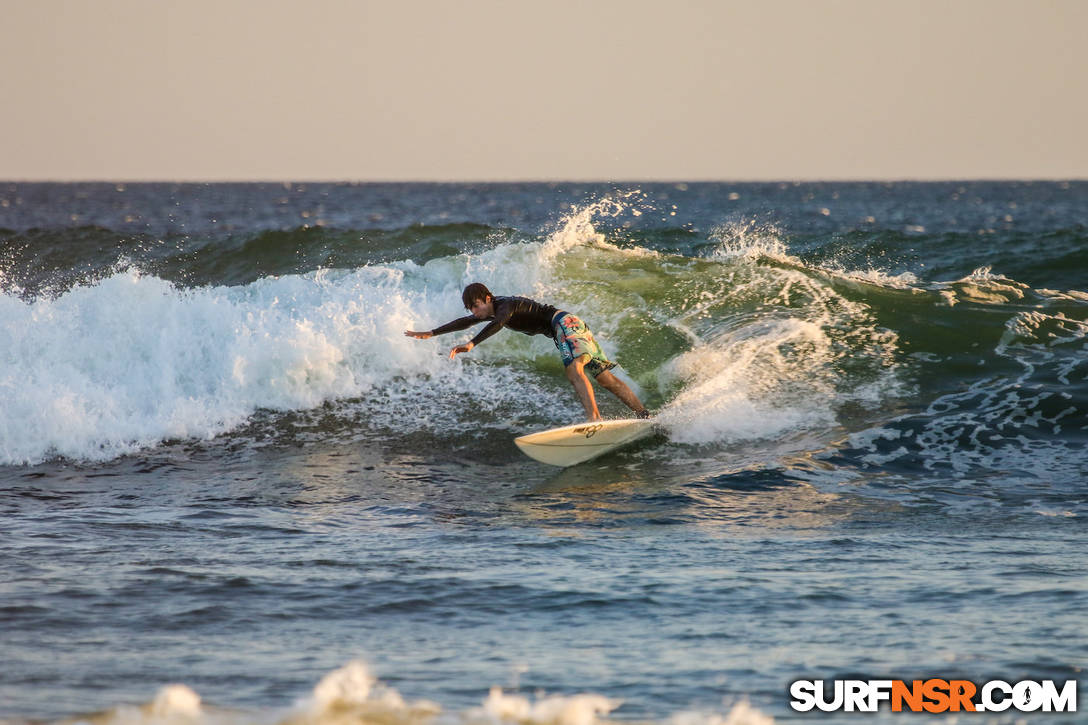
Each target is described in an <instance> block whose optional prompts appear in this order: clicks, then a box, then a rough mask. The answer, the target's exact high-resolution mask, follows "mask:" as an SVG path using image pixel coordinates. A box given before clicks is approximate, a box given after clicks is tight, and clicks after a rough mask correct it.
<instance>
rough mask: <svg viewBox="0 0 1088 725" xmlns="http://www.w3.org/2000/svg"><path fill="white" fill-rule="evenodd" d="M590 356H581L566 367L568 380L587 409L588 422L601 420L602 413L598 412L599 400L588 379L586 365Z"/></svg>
mask: <svg viewBox="0 0 1088 725" xmlns="http://www.w3.org/2000/svg"><path fill="white" fill-rule="evenodd" d="M587 362H589V355H579V356H578V357H576V358H574V360H572V361H571V363H570V364H569V365H567V367H566V372H567V380H569V381H570V384H571V385H573V386H574V392H576V393H578V399H579V400H581V401H582V407H583V408H585V409H586V419H587V420H600V419H601V413H600V411H598V410H597V399H596V397H595V396H594V395H593V386H592V385H590V383H589V378H587V377H586V371H585V367H586V363H587Z"/></svg>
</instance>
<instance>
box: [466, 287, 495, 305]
mask: <svg viewBox="0 0 1088 725" xmlns="http://www.w3.org/2000/svg"><path fill="white" fill-rule="evenodd" d="M494 296H495V295H493V294H491V290H489V289H488V288H487V287H484V286H483V285H482V284H480V283H479V282H473V283H472V284H470V285H469V286H468V287H465V291H464V292H462V293H461V301H462V302H464V303H465V309H466V310H471V309H472V305H474V304H475V303H476V300H483V301H485V302H486V301H487V298H488V297H494Z"/></svg>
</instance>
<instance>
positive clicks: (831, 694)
mask: <svg viewBox="0 0 1088 725" xmlns="http://www.w3.org/2000/svg"><path fill="white" fill-rule="evenodd" d="M790 697H792V698H793V699H792V700H790V707H792V708H793V709H794V710H796V711H798V712H808V711H810V710H812V709H813V708H816V709H818V710H822V711H823V712H836V711H840V710H841V711H844V712H877V710H879V709H880V706H881V705H882V704H883V703H888V704H889V705H890V706H891V710H892V712H904V711H905V712H1004V711H1005V710H1008V709H1009V708H1013V709H1015V710H1019V711H1020V712H1076V711H1077V681H1076V680H1066V681H1065V683H1064V684H1063V685H1061V687H1060V688H1059V686H1058V685H1057V684H1056V683H1055V682H1054V681H1053V680H1043V681H1041V682H1035V681H1033V680H1023V681H1021V682H1016V683H1011V684H1010V683H1008V682H1004V681H1003V680H991V681H990V682H987V683H985V684H983V685H982V686H981V687H979V686H977V685H976V684H975V683H973V682H971V681H969V680H941V679H929V680H911V681H910V682H906V681H904V680H832V681H826V682H825V681H824V680H797V681H796V682H794V683H793V684H791V685H790Z"/></svg>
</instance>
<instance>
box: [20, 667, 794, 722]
mask: <svg viewBox="0 0 1088 725" xmlns="http://www.w3.org/2000/svg"><path fill="white" fill-rule="evenodd" d="M620 704H621V702H620V701H619V700H615V699H612V698H609V697H605V696H603V695H599V694H595V693H578V694H573V695H560V694H552V695H538V696H537V697H535V698H530V697H527V696H525V695H522V694H519V693H506V692H503V690H502V689H501V688H498V687H492V688H491V690H490V692H489V694H488V695H487V697H486V698H484V699H483V701H482V702H481V704H480V706H479V707H475V708H470V709H469V710H466V711H464V712H446V711H444V710H443V708H442V707H441V705H439V704H437V703H434V702H431V701H429V700H417V701H408V700H405V699H404V698H403V697H402V696H401V695H400V693H398V692H397V691H396V690H393V689H392V688H389V687H386V686H385V685H383V684H382V683H381V682H380V681H379V680H378V679H377V678H375V677H374V676H373V675H372V674H371V672H370V668H369V667H368V666H367V665H366V663H364V662H362V661H358V660H356V661H352V662H349V663H347V664H346V665H344V666H343V667H340V668H339V669H336V670H334V671H332V672H330V673H328V674H327V675H325V676H324V677H323V678H322V679H321V681H320V682H318V684H317V685H316V686H315V687H314V688H313V691H312V692H311V693H310V694H309V695H308V696H307V697H304V698H302V699H300V700H299V701H297V702H296V703H295V704H294V706H292V707H290V708H288V709H286V710H282V709H273V708H263V709H241V708H233V707H232V708H228V707H224V706H222V705H204V704H203V703H202V702H201V699H200V696H199V695H197V693H196V692H194V691H193V690H191V689H190V688H188V687H186V686H185V685H177V684H175V685H168V686H166V687H164V688H163V689H162V690H160V691H159V693H158V694H157V695H156V696H155V697H154V699H153V700H152V701H151V702H150V703H148V704H146V705H142V706H133V705H119V706H117V707H114V708H111V709H109V710H106V711H104V712H100V713H96V714H93V715H85V716H82V717H76V718H70V719H62V720H59V721H57V725H75V724H76V723H90V724H92V725H359V724H360V723H369V724H371V725H379V724H380V725H428V724H431V723H441V724H442V725H608V724H609V723H615V722H619V721H616V720H610V719H609V717H608V716H609V714H610V713H611V712H612V711H613V710H615V709H616V708H617V707H619V706H620ZM3 723H5V721H3V720H0V725H3ZM661 723H662V725H773V723H774V719H773V718H771V717H770V716H769V715H766V714H764V713H762V712H760V711H759V710H757V709H756V708H754V707H752V706H751V705H750V704H748V702H747V701H745V700H741V701H740V702H738V703H737V704H735V705H733V706H732V707H731V708H730V709H729V711H728V712H727V713H725V714H721V713H714V712H702V713H695V712H680V713H676V714H675V715H672V716H670V717H667V718H666V719H664V720H662V721H661ZM12 725H14V724H12ZM646 725H652V721H649V722H646Z"/></svg>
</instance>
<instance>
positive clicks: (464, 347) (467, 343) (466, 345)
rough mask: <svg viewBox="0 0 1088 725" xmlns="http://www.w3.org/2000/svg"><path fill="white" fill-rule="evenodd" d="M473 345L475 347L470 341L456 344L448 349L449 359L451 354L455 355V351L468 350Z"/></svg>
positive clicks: (451, 356)
mask: <svg viewBox="0 0 1088 725" xmlns="http://www.w3.org/2000/svg"><path fill="white" fill-rule="evenodd" d="M474 347H476V346H475V345H473V344H472V343H471V342H466V343H465V344H464V345H458V346H457V347H455V348H453V349H452V350H450V360H452V359H453V356H454V355H456V354H457V353H459V352H468V351H469V350H471V349H472V348H474Z"/></svg>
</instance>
